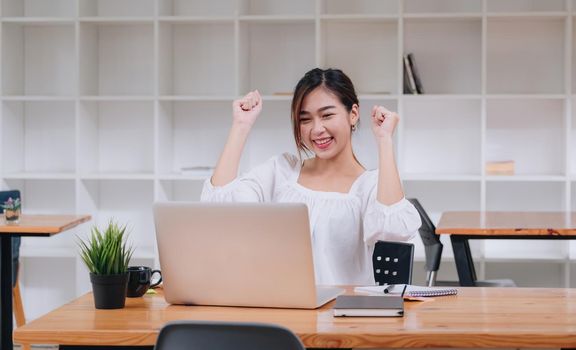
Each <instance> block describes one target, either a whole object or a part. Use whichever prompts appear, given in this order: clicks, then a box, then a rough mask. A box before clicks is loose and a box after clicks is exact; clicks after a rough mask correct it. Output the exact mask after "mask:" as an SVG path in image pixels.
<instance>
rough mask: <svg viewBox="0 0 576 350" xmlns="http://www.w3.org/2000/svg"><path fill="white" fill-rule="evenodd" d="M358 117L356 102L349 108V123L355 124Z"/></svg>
mask: <svg viewBox="0 0 576 350" xmlns="http://www.w3.org/2000/svg"><path fill="white" fill-rule="evenodd" d="M359 119H360V112H359V107H358V105H357V104H353V105H352V109H351V110H350V125H356V124H357V123H358V120H359Z"/></svg>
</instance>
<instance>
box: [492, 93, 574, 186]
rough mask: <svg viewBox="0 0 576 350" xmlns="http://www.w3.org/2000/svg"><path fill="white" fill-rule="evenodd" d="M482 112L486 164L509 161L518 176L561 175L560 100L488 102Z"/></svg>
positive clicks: (561, 127) (561, 121)
mask: <svg viewBox="0 0 576 350" xmlns="http://www.w3.org/2000/svg"><path fill="white" fill-rule="evenodd" d="M486 112H487V123H486V124H487V125H486V127H487V130H486V160H487V161H508V160H512V161H514V162H515V174H517V175H522V176H523V175H537V176H540V175H560V174H564V173H565V167H564V162H565V156H564V155H565V149H564V148H565V141H564V140H565V132H564V131H563V128H564V113H565V111H564V101H563V100H554V99H552V100H547V99H542V100H505V99H497V100H488V101H487V105H486ZM544 115H545V116H546V118H542V116H544Z"/></svg>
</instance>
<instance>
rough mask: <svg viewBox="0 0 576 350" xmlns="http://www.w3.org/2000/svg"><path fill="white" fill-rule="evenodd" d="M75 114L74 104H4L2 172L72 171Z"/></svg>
mask: <svg viewBox="0 0 576 350" xmlns="http://www.w3.org/2000/svg"><path fill="white" fill-rule="evenodd" d="M74 111H75V109H74V103H73V102H61V101H57V102H56V101H54V102H46V101H27V102H17V101H9V102H3V103H2V119H3V128H2V130H3V132H2V140H3V142H2V146H3V147H2V149H3V152H2V155H3V171H4V172H5V173H22V172H23V173H62V172H64V173H71V172H74V171H75V169H76V165H75V157H76V147H75V124H76V123H75V114H74Z"/></svg>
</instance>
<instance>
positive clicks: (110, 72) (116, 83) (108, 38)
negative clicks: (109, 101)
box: [80, 23, 154, 96]
mask: <svg viewBox="0 0 576 350" xmlns="http://www.w3.org/2000/svg"><path fill="white" fill-rule="evenodd" d="M153 32H154V26H153V25H152V24H139V23H132V24H131V23H128V24H110V23H108V24H95V23H80V67H81V70H80V93H81V94H82V95H88V96H98V95H111V96H115V95H122V96H126V95H136V96H149V95H152V94H153V93H154V87H153V82H154V79H153V75H154V64H153V62H154V54H153V47H154V45H153V42H154V40H153V39H154V35H153Z"/></svg>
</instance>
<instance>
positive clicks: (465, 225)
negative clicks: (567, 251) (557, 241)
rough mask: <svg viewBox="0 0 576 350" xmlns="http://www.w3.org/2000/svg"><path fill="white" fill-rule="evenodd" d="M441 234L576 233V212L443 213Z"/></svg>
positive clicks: (439, 224)
mask: <svg viewBox="0 0 576 350" xmlns="http://www.w3.org/2000/svg"><path fill="white" fill-rule="evenodd" d="M436 233H437V234H455V235H458V234H460V235H483V236H489V235H495V236H496V235H525V236H528V235H534V236H576V212H489V211H487V212H481V211H468V212H465V211H460V212H458V211H453V212H452V211H449V212H444V213H442V216H441V218H440V222H439V223H438V226H437V227H436Z"/></svg>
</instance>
